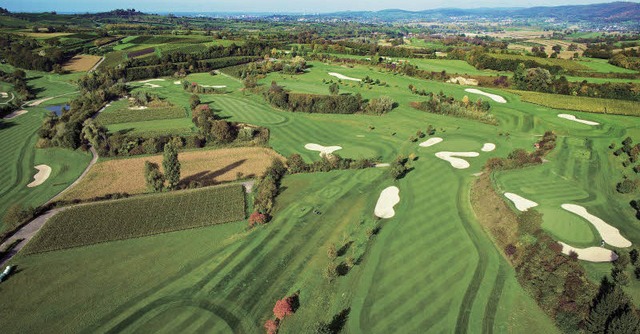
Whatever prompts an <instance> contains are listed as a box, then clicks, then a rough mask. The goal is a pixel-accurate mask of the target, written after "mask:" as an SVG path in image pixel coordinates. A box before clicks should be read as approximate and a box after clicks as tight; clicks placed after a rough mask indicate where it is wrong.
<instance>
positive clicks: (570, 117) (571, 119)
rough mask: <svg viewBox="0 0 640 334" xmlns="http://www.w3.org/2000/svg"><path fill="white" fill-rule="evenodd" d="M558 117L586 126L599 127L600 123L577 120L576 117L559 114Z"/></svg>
mask: <svg viewBox="0 0 640 334" xmlns="http://www.w3.org/2000/svg"><path fill="white" fill-rule="evenodd" d="M558 117H560V118H564V119H567V120H570V121H574V122H578V123H582V124H586V125H600V123H598V122H592V121H585V120H584V119H579V118H577V117H576V116H573V115H569V114H559V115H558Z"/></svg>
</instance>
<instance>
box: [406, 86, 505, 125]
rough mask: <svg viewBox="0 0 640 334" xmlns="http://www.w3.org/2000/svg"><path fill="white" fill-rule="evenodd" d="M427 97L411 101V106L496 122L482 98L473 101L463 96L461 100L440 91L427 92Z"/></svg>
mask: <svg viewBox="0 0 640 334" xmlns="http://www.w3.org/2000/svg"><path fill="white" fill-rule="evenodd" d="M427 98H428V100H426V101H421V102H412V103H411V106H412V107H413V108H416V109H418V110H422V111H426V112H430V113H434V114H441V115H449V116H454V117H461V118H469V119H474V120H477V121H480V122H483V123H487V124H494V125H495V124H498V121H497V119H496V118H495V116H494V115H493V114H491V113H490V112H489V109H491V104H489V102H487V101H483V100H482V99H478V100H477V101H476V102H475V103H473V102H471V101H470V100H469V98H468V97H467V96H464V98H463V99H462V100H456V99H455V98H454V97H450V96H446V95H445V94H444V93H443V92H442V91H441V92H439V93H438V94H434V93H428V94H427Z"/></svg>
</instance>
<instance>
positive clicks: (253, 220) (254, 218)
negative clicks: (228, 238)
mask: <svg viewBox="0 0 640 334" xmlns="http://www.w3.org/2000/svg"><path fill="white" fill-rule="evenodd" d="M266 223H267V215H265V214H263V213H260V212H258V211H255V212H254V213H252V214H251V216H249V227H254V226H256V225H264V224H266Z"/></svg>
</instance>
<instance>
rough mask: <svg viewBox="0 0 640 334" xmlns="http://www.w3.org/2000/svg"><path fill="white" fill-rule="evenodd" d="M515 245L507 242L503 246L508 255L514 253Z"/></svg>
mask: <svg viewBox="0 0 640 334" xmlns="http://www.w3.org/2000/svg"><path fill="white" fill-rule="evenodd" d="M516 251H517V249H516V246H514V245H513V244H508V245H507V247H505V248H504V252H505V253H506V254H507V255H508V256H513V255H515V254H516Z"/></svg>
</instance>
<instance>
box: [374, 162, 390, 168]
mask: <svg viewBox="0 0 640 334" xmlns="http://www.w3.org/2000/svg"><path fill="white" fill-rule="evenodd" d="M375 166H376V167H377V168H384V167H391V164H390V163H386V162H384V163H380V164H376V165H375Z"/></svg>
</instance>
